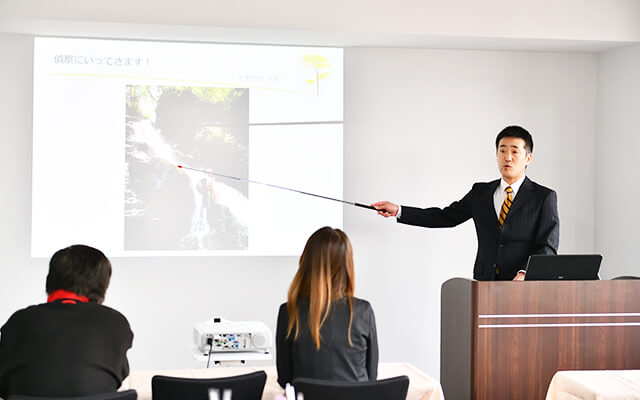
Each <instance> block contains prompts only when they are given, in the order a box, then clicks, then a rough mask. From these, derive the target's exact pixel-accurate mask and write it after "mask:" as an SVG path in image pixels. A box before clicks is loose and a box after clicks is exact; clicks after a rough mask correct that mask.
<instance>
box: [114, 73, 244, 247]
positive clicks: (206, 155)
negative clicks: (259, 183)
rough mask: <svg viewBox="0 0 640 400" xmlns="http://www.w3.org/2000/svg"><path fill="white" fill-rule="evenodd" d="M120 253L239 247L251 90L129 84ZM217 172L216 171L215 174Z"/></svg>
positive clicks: (241, 238)
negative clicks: (190, 170)
mask: <svg viewBox="0 0 640 400" xmlns="http://www.w3.org/2000/svg"><path fill="white" fill-rule="evenodd" d="M126 110H127V111H126V136H125V138H126V146H125V153H126V158H125V162H126V170H125V196H124V197H125V208H124V217H125V225H124V228H125V235H124V240H125V244H124V246H125V250H243V249H246V248H247V246H248V234H249V230H248V226H247V225H248V223H247V215H246V214H247V202H248V200H247V197H248V187H247V183H245V182H241V181H234V180H230V179H225V178H217V177H215V176H214V175H212V174H205V173H199V174H191V173H186V172H185V171H184V170H182V169H177V168H176V165H182V164H183V165H189V166H191V167H193V168H198V169H202V170H208V169H209V168H210V167H211V166H215V167H216V171H215V172H218V173H224V174H226V175H232V176H247V175H248V159H249V150H248V147H249V90H248V89H242V88H215V87H172V86H145V85H127V88H126ZM212 172H214V171H212Z"/></svg>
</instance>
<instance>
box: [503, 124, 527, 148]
mask: <svg viewBox="0 0 640 400" xmlns="http://www.w3.org/2000/svg"><path fill="white" fill-rule="evenodd" d="M503 138H520V139H522V140H524V149H525V150H526V151H527V153H533V138H532V137H531V134H530V133H529V131H527V130H526V129H524V128H523V127H521V126H518V125H511V126H507V127H506V128H504V129H503V130H502V131H500V133H498V136H497V137H496V150H498V145H499V144H500V140H501V139H503Z"/></svg>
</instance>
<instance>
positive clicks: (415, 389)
mask: <svg viewBox="0 0 640 400" xmlns="http://www.w3.org/2000/svg"><path fill="white" fill-rule="evenodd" d="M260 370H264V371H265V372H266V373H267V382H266V384H265V387H264V393H263V394H262V399H263V400H273V399H274V397H275V396H276V395H277V394H282V393H283V390H282V388H281V387H280V385H278V381H277V373H276V368H275V366H267V367H214V368H208V369H206V368H205V369H177V370H147V371H132V372H131V374H130V375H129V377H128V378H127V379H125V381H124V382H123V383H122V387H121V388H120V390H127V389H135V390H136V391H137V392H138V399H139V400H151V378H152V377H153V376H154V375H167V376H177V377H183V378H217V377H221V376H232V375H242V374H248V373H250V372H254V371H260ZM398 375H407V376H408V377H409V393H408V394H407V400H443V399H444V394H443V393H442V387H441V386H440V383H439V382H437V381H436V380H434V379H432V378H430V377H429V376H427V375H425V374H424V373H422V372H421V371H420V370H418V369H417V368H415V367H414V366H412V365H411V364H407V363H381V364H380V365H379V366H378V379H385V378H391V377H393V376H398Z"/></svg>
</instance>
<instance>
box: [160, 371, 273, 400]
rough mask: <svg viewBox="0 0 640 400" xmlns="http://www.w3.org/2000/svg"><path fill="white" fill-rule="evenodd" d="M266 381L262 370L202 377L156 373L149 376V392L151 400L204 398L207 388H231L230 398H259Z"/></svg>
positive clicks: (202, 399)
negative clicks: (234, 374) (221, 376)
mask: <svg viewBox="0 0 640 400" xmlns="http://www.w3.org/2000/svg"><path fill="white" fill-rule="evenodd" d="M266 381H267V374H266V372H264V371H256V372H252V373H250V374H245V375H236V376H229V377H224V378H204V379H200V378H177V377H173V376H162V375H156V376H154V377H153V378H151V394H152V398H153V400H206V399H208V398H209V389H219V390H220V391H221V392H222V391H224V390H225V389H231V399H232V400H260V399H261V398H262V392H263V391H264V384H265V382H266ZM221 394H222V393H221ZM221 397H222V396H221Z"/></svg>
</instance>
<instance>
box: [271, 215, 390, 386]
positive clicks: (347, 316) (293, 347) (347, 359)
mask: <svg viewBox="0 0 640 400" xmlns="http://www.w3.org/2000/svg"><path fill="white" fill-rule="evenodd" d="M353 291H354V273H353V252H352V249H351V243H350V242H349V238H348V237H347V235H346V234H345V233H344V232H342V231H341V230H340V229H333V228H330V227H324V228H321V229H319V230H317V231H316V232H315V233H314V234H313V235H311V237H310V238H309V240H308V241H307V244H306V246H305V248H304V252H303V253H302V256H301V257H300V262H299V268H298V272H297V273H296V275H295V277H294V278H293V282H292V283H291V287H290V288H289V295H288V300H287V302H286V303H284V304H282V305H281V306H280V311H279V312H278V324H277V328H276V366H277V368H278V383H279V384H280V386H282V387H284V386H285V385H286V384H287V383H290V382H292V381H293V379H294V378H298V377H308V378H317V379H328V380H335V381H349V382H356V381H367V380H376V378H377V375H378V339H377V334H376V321H375V317H374V315H373V309H372V308H371V305H370V304H369V303H368V302H367V301H366V300H361V299H358V298H356V297H353Z"/></svg>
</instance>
